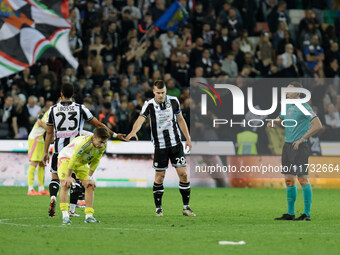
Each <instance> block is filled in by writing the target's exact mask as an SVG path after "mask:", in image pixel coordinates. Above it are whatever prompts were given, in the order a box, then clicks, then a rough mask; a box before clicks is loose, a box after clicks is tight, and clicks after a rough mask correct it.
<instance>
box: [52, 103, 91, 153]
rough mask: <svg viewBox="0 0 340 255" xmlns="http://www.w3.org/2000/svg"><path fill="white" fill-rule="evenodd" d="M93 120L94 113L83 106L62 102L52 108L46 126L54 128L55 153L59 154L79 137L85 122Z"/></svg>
mask: <svg viewBox="0 0 340 255" xmlns="http://www.w3.org/2000/svg"><path fill="white" fill-rule="evenodd" d="M91 119H93V115H92V113H91V112H90V111H89V110H88V109H87V108H86V107H85V106H84V105H82V104H76V103H74V102H71V101H61V102H59V103H57V104H55V105H53V106H51V108H50V111H49V114H48V119H47V122H46V124H47V125H49V126H53V128H54V152H55V153H59V152H60V151H61V150H62V149H63V148H64V147H66V146H67V145H68V144H69V143H70V141H72V140H73V139H74V138H75V137H77V136H79V135H80V132H81V131H82V130H83V126H84V121H85V120H87V121H90V120H91Z"/></svg>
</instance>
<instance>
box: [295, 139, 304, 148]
mask: <svg viewBox="0 0 340 255" xmlns="http://www.w3.org/2000/svg"><path fill="white" fill-rule="evenodd" d="M302 142H303V141H302V140H301V139H300V140H297V141H296V142H294V143H293V149H294V150H296V151H297V150H298V149H299V145H300V144H301V143H302Z"/></svg>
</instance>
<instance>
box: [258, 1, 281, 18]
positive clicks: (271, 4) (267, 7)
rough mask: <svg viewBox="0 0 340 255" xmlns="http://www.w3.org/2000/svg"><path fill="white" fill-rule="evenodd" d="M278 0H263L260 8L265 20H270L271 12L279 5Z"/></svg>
mask: <svg viewBox="0 0 340 255" xmlns="http://www.w3.org/2000/svg"><path fill="white" fill-rule="evenodd" d="M277 3H278V0H261V3H260V8H261V11H262V15H263V21H265V22H267V21H268V16H269V14H270V13H271V12H272V11H273V10H274V8H275V7H276V6H277Z"/></svg>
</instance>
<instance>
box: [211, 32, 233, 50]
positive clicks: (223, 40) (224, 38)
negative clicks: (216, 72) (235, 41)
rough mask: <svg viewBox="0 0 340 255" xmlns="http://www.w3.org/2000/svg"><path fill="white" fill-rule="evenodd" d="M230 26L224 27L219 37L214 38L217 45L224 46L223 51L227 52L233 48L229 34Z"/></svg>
mask: <svg viewBox="0 0 340 255" xmlns="http://www.w3.org/2000/svg"><path fill="white" fill-rule="evenodd" d="M228 31H229V30H228V27H222V29H221V33H220V35H219V36H218V38H217V39H215V40H214V43H215V45H217V44H219V45H221V46H222V53H223V54H226V53H227V52H228V51H230V50H231V41H232V40H231V38H230V37H229V36H228Z"/></svg>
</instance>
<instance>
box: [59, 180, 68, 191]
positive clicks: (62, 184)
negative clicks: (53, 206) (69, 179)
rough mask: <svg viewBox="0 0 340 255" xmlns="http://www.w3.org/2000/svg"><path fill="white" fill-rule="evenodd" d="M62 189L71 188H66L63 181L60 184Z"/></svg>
mask: <svg viewBox="0 0 340 255" xmlns="http://www.w3.org/2000/svg"><path fill="white" fill-rule="evenodd" d="M60 186H61V189H64V190H68V188H69V187H67V186H66V181H65V180H62V181H61V183H60Z"/></svg>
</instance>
